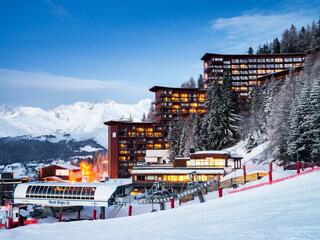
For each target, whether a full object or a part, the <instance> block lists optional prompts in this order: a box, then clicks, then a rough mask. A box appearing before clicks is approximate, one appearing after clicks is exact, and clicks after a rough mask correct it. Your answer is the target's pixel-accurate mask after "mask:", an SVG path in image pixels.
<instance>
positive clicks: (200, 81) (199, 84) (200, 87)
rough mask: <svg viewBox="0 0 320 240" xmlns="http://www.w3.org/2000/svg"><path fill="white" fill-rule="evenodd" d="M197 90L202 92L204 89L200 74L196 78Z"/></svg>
mask: <svg viewBox="0 0 320 240" xmlns="http://www.w3.org/2000/svg"><path fill="white" fill-rule="evenodd" d="M198 88H199V90H202V89H203V88H204V80H203V76H202V75H201V74H200V75H199V77H198Z"/></svg>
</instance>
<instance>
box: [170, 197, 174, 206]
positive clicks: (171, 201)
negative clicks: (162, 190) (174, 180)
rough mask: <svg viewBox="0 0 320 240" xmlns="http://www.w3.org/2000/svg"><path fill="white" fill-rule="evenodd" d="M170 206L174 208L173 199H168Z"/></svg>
mask: <svg viewBox="0 0 320 240" xmlns="http://www.w3.org/2000/svg"><path fill="white" fill-rule="evenodd" d="M170 206H171V208H174V198H170Z"/></svg>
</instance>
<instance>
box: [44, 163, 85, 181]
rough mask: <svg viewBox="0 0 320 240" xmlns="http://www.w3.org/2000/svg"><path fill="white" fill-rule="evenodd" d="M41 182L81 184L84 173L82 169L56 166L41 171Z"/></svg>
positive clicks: (62, 165)
mask: <svg viewBox="0 0 320 240" xmlns="http://www.w3.org/2000/svg"><path fill="white" fill-rule="evenodd" d="M38 175H39V180H40V181H53V182H63V181H70V182H81V181H82V173H81V169H80V167H77V166H73V165H67V164H55V165H50V166H46V167H42V168H40V169H39V173H38Z"/></svg>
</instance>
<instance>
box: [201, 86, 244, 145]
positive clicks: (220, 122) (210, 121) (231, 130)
mask: <svg viewBox="0 0 320 240" xmlns="http://www.w3.org/2000/svg"><path fill="white" fill-rule="evenodd" d="M232 104H233V103H232V100H231V96H230V95H229V90H228V89H227V87H226V85H225V84H219V83H218V82H216V81H214V82H212V83H211V84H210V85H209V87H208V88H207V96H206V101H205V108H206V114H205V115H204V117H203V121H202V129H201V146H202V148H203V149H205V150H212V149H222V148H224V147H226V146H230V145H232V144H234V143H235V142H236V141H237V140H238V136H239V134H238V131H239V128H238V125H237V124H238V121H239V116H238V115H237V114H235V113H234V111H233V109H232Z"/></svg>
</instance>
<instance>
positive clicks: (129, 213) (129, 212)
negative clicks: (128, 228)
mask: <svg viewBox="0 0 320 240" xmlns="http://www.w3.org/2000/svg"><path fill="white" fill-rule="evenodd" d="M128 216H129V217H131V216H132V205H129V207H128Z"/></svg>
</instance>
